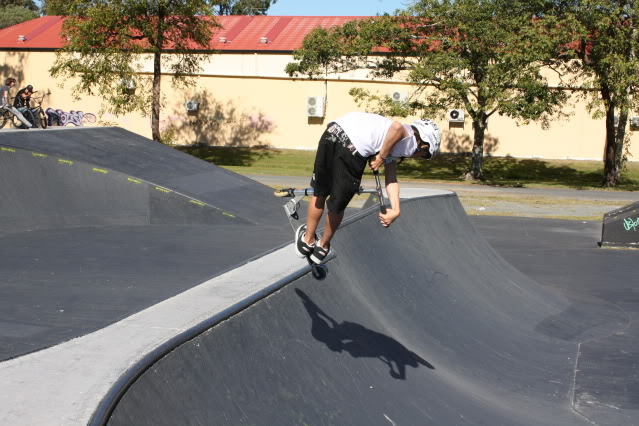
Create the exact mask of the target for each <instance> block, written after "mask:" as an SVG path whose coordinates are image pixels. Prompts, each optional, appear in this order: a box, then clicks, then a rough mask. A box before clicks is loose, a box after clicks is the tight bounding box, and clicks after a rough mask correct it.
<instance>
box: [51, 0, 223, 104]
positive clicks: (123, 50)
mask: <svg viewBox="0 0 639 426" xmlns="http://www.w3.org/2000/svg"><path fill="white" fill-rule="evenodd" d="M65 7H66V10H67V11H68V12H69V13H70V14H71V16H68V17H67V18H66V20H65V23H64V27H63V30H62V36H63V37H64V38H66V39H67V41H68V42H67V45H66V46H65V47H64V48H63V49H61V50H60V51H59V52H58V53H57V57H56V62H55V63H54V65H53V67H52V68H51V69H50V72H51V74H52V76H54V77H61V78H71V77H76V78H78V79H79V81H78V83H77V84H76V85H75V86H74V89H73V90H74V95H75V96H76V97H77V98H80V97H81V96H82V95H84V94H91V95H100V96H102V97H103V98H104V100H105V101H106V105H105V106H104V108H105V109H106V110H107V111H109V112H111V113H114V114H124V113H128V112H131V111H140V112H142V113H144V114H148V113H149V108H150V106H151V105H152V103H153V102H159V101H160V99H154V96H155V95H154V93H153V90H151V79H150V78H145V77H142V76H141V75H140V74H139V73H140V72H141V71H142V67H143V64H144V61H145V60H148V59H149V56H148V55H149V54H159V55H162V54H165V53H170V54H171V55H169V56H166V57H165V58H163V59H162V61H161V64H162V65H163V68H164V69H165V70H169V71H170V72H171V74H172V75H173V78H174V82H175V83H176V84H188V83H189V75H192V74H193V73H195V72H197V71H198V70H199V69H200V68H201V64H202V62H203V61H205V60H206V59H207V56H206V55H198V54H196V53H195V52H194V50H193V49H198V48H200V49H207V48H208V41H209V40H210V38H211V29H212V27H213V26H214V23H215V21H213V20H212V18H207V17H206V15H211V14H212V6H211V3H210V2H208V1H205V0H190V1H184V0H182V1H172V0H155V1H153V2H149V1H143V0H116V1H92V2H84V1H78V0H73V1H71V2H67V3H66V6H65ZM159 71H160V72H162V70H161V69H160V70H159ZM155 73H156V71H154V74H155ZM158 77H159V74H158ZM131 81H133V82H134V83H135V85H136V90H135V92H134V93H132V92H133V91H131V90H125V85H126V84H127V83H129V82H131Z"/></svg>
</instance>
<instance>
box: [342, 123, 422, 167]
mask: <svg viewBox="0 0 639 426" xmlns="http://www.w3.org/2000/svg"><path fill="white" fill-rule="evenodd" d="M335 122H336V123H337V124H339V126H340V127H341V128H342V130H344V132H345V133H346V134H347V135H348V138H349V139H350V140H351V143H352V144H353V145H354V146H355V148H356V149H357V152H359V154H360V155H361V156H362V157H365V158H368V157H370V156H371V155H375V154H377V153H378V152H379V151H380V150H381V149H382V145H383V144H384V138H385V137H386V133H388V129H390V126H391V124H393V120H391V119H389V118H386V117H383V116H381V115H378V114H370V113H367V112H349V113H348V114H346V115H343V116H342V117H340V118H338V119H336V120H335ZM404 128H406V130H407V132H408V135H409V136H408V137H406V138H403V139H402V140H400V141H399V142H397V143H396V144H395V146H393V149H392V150H391V153H390V155H391V156H392V157H409V156H411V155H413V153H414V152H415V149H417V141H416V140H415V137H414V136H413V129H412V128H411V127H410V126H409V125H407V124H405V125H404Z"/></svg>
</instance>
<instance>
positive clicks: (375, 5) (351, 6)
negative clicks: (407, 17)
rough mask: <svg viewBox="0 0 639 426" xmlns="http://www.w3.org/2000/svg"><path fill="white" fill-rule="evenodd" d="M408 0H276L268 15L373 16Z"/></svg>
mask: <svg viewBox="0 0 639 426" xmlns="http://www.w3.org/2000/svg"><path fill="white" fill-rule="evenodd" d="M409 3H411V1H409V0H277V2H276V3H275V4H274V5H272V6H271V7H270V8H269V10H268V12H267V14H268V15H271V16H273V15H297V16H375V15H377V14H380V15H381V14H383V13H393V12H395V10H396V9H405V8H406V6H407V5H408V4H409Z"/></svg>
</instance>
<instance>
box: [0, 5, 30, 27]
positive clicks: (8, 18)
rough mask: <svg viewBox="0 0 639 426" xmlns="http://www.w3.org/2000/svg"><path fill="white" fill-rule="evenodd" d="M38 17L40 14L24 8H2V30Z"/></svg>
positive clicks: (0, 15) (0, 23)
mask: <svg viewBox="0 0 639 426" xmlns="http://www.w3.org/2000/svg"><path fill="white" fill-rule="evenodd" d="M37 17H38V13H37V12H34V11H33V10H30V9H27V8H26V7H22V6H6V7H0V28H6V27H10V26H11V25H16V24H19V23H20V22H24V21H28V20H30V19H35V18H37Z"/></svg>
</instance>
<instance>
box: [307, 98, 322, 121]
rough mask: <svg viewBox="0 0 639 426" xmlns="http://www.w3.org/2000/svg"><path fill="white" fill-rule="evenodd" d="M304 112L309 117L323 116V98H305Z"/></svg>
mask: <svg viewBox="0 0 639 426" xmlns="http://www.w3.org/2000/svg"><path fill="white" fill-rule="evenodd" d="M306 114H307V115H308V116H309V117H324V98H323V97H321V96H309V97H308V98H307V99H306Z"/></svg>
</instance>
